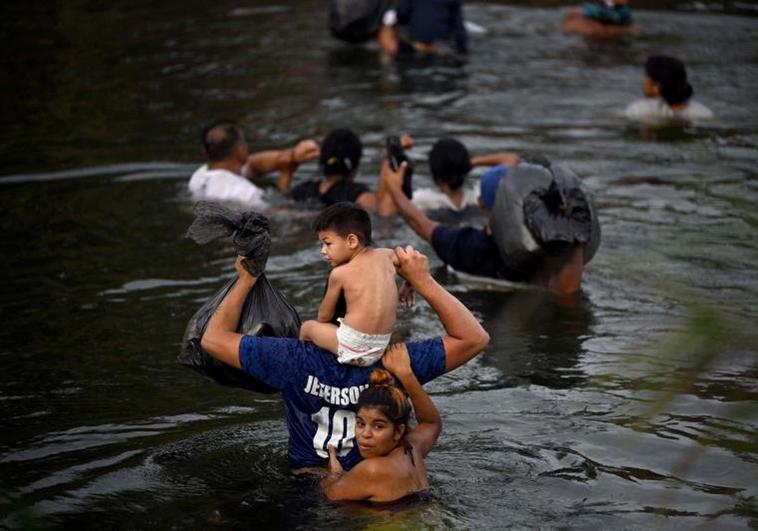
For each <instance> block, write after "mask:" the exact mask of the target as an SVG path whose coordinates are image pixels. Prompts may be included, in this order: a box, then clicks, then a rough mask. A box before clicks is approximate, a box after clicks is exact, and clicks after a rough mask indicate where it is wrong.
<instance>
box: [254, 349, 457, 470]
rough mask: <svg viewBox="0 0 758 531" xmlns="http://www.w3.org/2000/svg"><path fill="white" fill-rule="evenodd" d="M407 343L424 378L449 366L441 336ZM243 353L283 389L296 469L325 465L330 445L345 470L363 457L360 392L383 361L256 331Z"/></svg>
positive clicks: (257, 374)
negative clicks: (363, 362) (361, 361)
mask: <svg viewBox="0 0 758 531" xmlns="http://www.w3.org/2000/svg"><path fill="white" fill-rule="evenodd" d="M407 347H408V354H409V355H410V358H411V368H412V369H413V372H414V374H415V375H416V377H417V378H418V380H419V381H420V382H421V383H422V384H423V383H426V382H428V381H429V380H432V379H434V378H436V377H438V376H440V375H441V374H443V373H444V372H445V349H444V346H443V343H442V338H439V337H437V338H434V339H429V340H426V341H420V342H414V343H408V344H407ZM239 359H240V365H242V369H243V370H244V371H245V372H247V373H248V374H250V375H251V376H253V377H255V378H258V379H259V380H261V381H262V382H264V383H265V384H266V385H269V386H271V387H273V388H274V389H278V390H279V391H281V393H282V398H283V399H284V408H285V410H286V415H287V428H288V430H289V461H290V466H291V467H292V468H293V469H295V468H303V467H311V466H326V465H327V463H328V453H327V447H328V445H333V446H334V447H335V448H337V455H338V456H339V460H340V463H341V464H342V467H343V468H345V469H346V470H347V469H349V468H352V467H353V466H355V465H356V464H357V463H358V462H359V461H360V460H361V456H360V453H359V452H358V447H357V445H356V444H355V413H356V411H357V404H358V396H359V395H360V392H361V391H362V390H363V389H365V388H366V387H368V381H369V375H370V374H371V371H372V370H373V369H377V368H381V367H382V365H381V362H378V363H377V364H375V365H373V366H371V367H358V366H355V365H342V364H340V363H338V362H337V358H336V357H335V356H334V355H333V354H331V353H330V352H328V351H326V350H323V349H321V348H319V347H317V346H316V345H314V344H313V343H310V342H307V341H300V340H297V339H292V338H273V337H255V336H244V337H243V338H242V341H240V350H239Z"/></svg>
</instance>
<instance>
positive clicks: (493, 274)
mask: <svg viewBox="0 0 758 531" xmlns="http://www.w3.org/2000/svg"><path fill="white" fill-rule="evenodd" d="M404 171H405V167H404V166H401V167H400V169H399V170H398V171H397V172H393V171H392V168H390V166H389V164H388V163H387V161H384V162H383V163H382V173H381V175H380V180H382V181H383V182H384V184H385V186H386V189H387V191H388V194H389V196H390V197H391V198H392V200H393V201H394V203H395V205H396V206H397V209H398V211H399V212H400V215H401V216H402V217H403V219H405V221H406V222H407V223H408V225H409V226H410V227H411V228H412V229H413V231H414V232H415V233H416V234H418V235H419V236H420V237H421V238H422V239H423V240H424V241H426V242H428V243H430V244H431V245H432V248H434V251H435V252H436V253H437V256H439V258H440V259H441V260H442V261H443V262H445V264H447V265H449V266H450V267H452V268H453V269H455V270H457V271H460V272H463V273H468V274H471V275H477V276H482V277H488V278H494V279H501V280H509V281H512V282H530V283H533V284H540V285H544V286H547V287H548V288H550V289H552V290H554V291H556V292H558V293H561V294H571V293H575V292H577V291H579V288H580V286H581V280H582V273H583V271H584V254H583V248H582V247H581V246H578V245H577V246H574V247H572V248H570V249H569V250H567V251H566V252H563V253H561V254H560V255H559V256H556V257H553V258H551V259H550V260H547V259H546V260H545V261H544V263H543V264H540V267H536V268H535V269H534V270H533V271H518V270H515V269H513V268H511V267H508V265H506V263H505V262H504V261H503V259H502V257H501V254H500V250H499V248H498V246H497V244H496V243H495V239H494V238H493V236H492V230H491V227H490V224H489V223H490V222H491V218H490V222H488V223H487V225H486V226H485V227H484V228H483V229H476V228H474V227H466V226H463V227H454V226H449V225H444V224H442V223H438V222H436V221H433V220H431V219H429V218H428V217H427V216H426V215H425V214H424V213H423V212H421V210H419V209H418V208H417V207H416V206H415V205H414V204H413V203H412V202H411V201H410V200H409V199H408V198H407V197H405V195H404V194H403V193H402V190H401V189H400V186H401V185H402V180H403V173H404ZM507 171H508V167H507V166H504V165H499V166H494V167H493V168H491V169H490V170H488V171H487V172H486V173H485V174H484V175H482V178H481V189H480V198H479V202H480V206H481V207H482V208H483V209H484V210H487V211H489V210H491V209H492V206H493V204H494V202H495V194H496V191H497V187H498V185H499V183H500V180H501V179H502V178H503V177H504V176H505V175H506V173H507Z"/></svg>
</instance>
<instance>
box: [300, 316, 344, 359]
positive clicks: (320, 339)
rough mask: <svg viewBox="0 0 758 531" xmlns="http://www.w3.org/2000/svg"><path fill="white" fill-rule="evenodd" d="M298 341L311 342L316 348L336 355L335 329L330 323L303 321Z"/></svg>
mask: <svg viewBox="0 0 758 531" xmlns="http://www.w3.org/2000/svg"><path fill="white" fill-rule="evenodd" d="M300 339H303V340H305V341H312V342H313V343H315V344H316V345H317V346H319V347H321V348H323V349H325V350H328V351H329V352H331V353H332V354H334V355H335V356H336V355H337V327H336V326H335V325H333V324H332V323H319V322H318V321H305V322H304V323H303V324H302V326H301V327H300Z"/></svg>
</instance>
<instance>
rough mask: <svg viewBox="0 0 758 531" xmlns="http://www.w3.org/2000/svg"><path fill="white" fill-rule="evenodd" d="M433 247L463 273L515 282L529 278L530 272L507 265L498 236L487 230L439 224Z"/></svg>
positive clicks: (435, 231) (434, 233)
mask: <svg viewBox="0 0 758 531" xmlns="http://www.w3.org/2000/svg"><path fill="white" fill-rule="evenodd" d="M432 247H433V248H434V252H436V253H437V256H439V257H440V260H442V261H443V262H445V263H446V264H447V265H449V266H450V267H452V268H453V269H455V270H457V271H461V272H462V273H468V274H469V275H478V276H480V277H488V278H498V279H502V280H510V281H511V282H527V281H528V280H529V278H528V276H527V275H526V274H524V273H522V272H520V271H517V270H515V269H511V268H509V267H508V266H506V265H505V262H503V259H502V258H501V257H500V251H499V249H498V248H497V245H496V244H495V239H494V238H493V237H492V236H491V235H489V234H487V233H486V232H485V231H484V229H475V228H474V227H451V226H449V225H437V227H436V228H435V229H434V232H432Z"/></svg>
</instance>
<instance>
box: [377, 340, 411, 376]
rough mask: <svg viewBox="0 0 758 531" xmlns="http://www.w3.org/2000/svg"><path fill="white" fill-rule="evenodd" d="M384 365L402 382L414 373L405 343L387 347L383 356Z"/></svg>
mask: <svg viewBox="0 0 758 531" xmlns="http://www.w3.org/2000/svg"><path fill="white" fill-rule="evenodd" d="M382 365H384V368H385V369H387V370H388V371H390V372H391V373H392V374H393V375H394V376H395V377H396V378H397V379H398V380H401V381H402V380H404V379H405V377H406V376H408V375H410V374H412V373H413V370H412V369H411V358H410V356H408V349H407V348H406V347H405V344H404V343H395V344H394V345H390V346H389V347H387V350H385V351H384V355H383V356H382Z"/></svg>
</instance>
